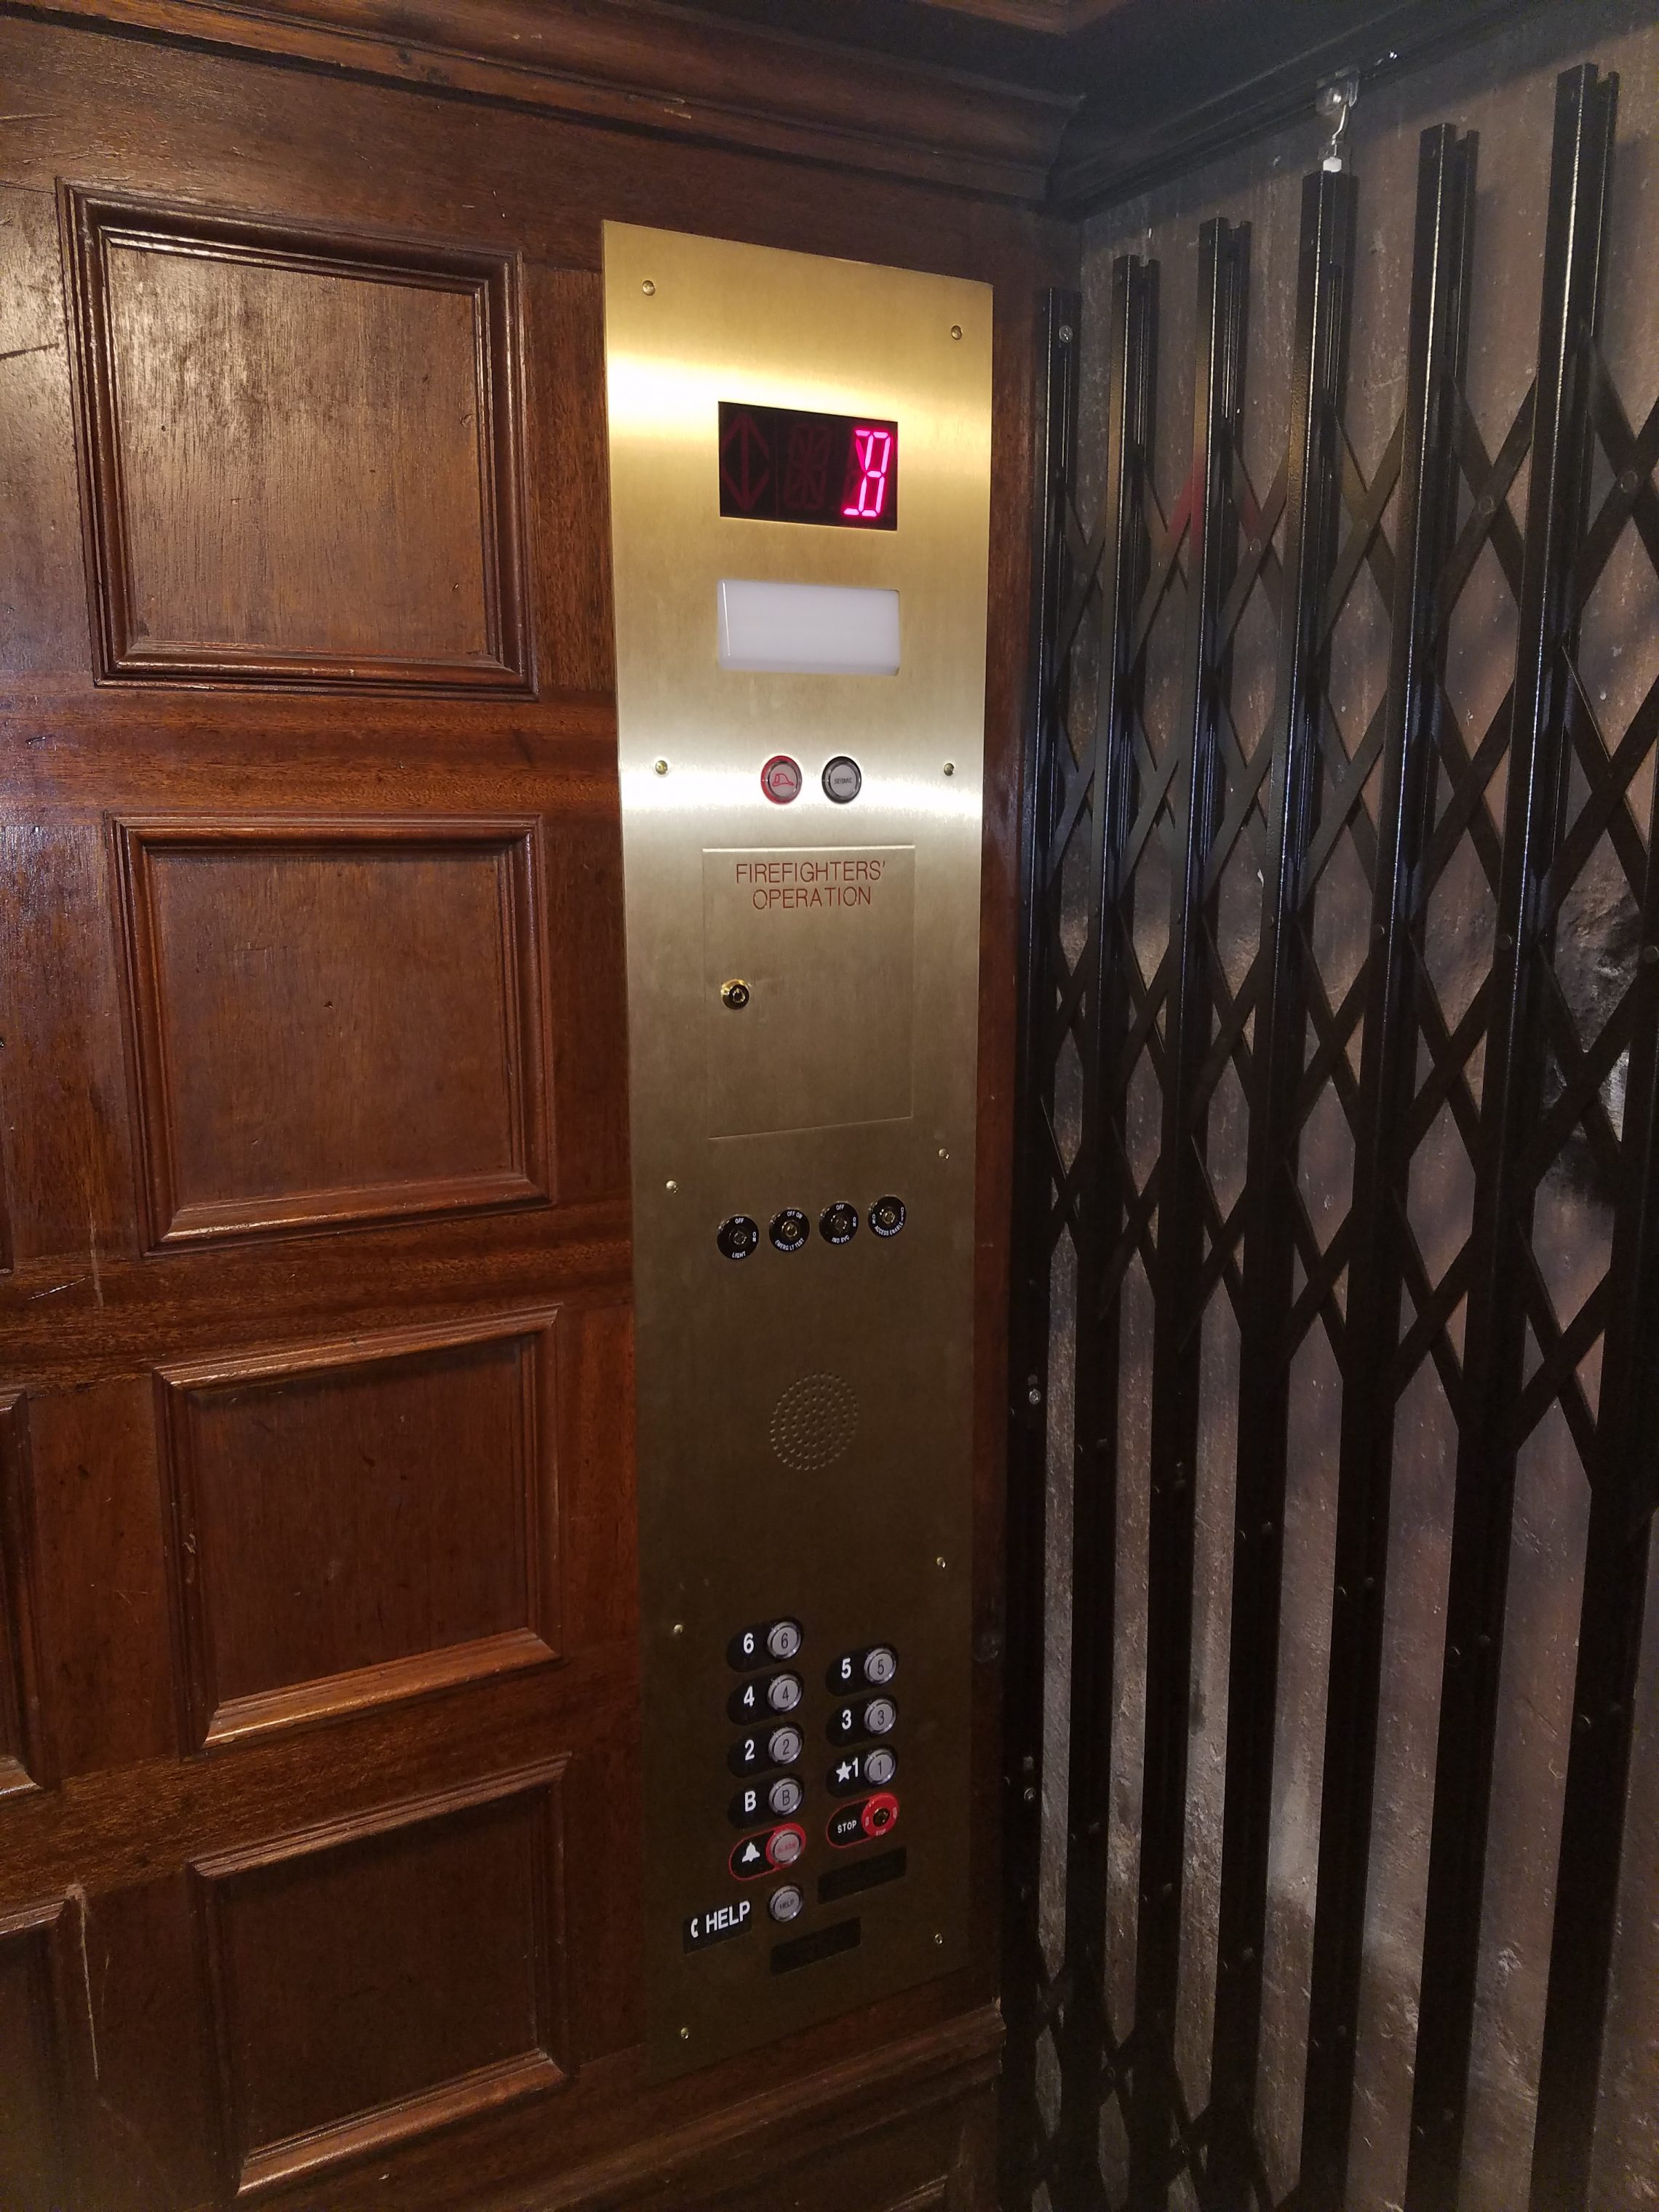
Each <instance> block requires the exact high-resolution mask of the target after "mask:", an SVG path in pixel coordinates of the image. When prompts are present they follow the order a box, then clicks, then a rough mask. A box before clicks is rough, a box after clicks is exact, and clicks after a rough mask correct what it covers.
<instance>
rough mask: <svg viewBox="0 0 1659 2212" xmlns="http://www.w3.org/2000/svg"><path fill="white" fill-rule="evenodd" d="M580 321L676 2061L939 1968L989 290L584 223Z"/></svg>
mask: <svg viewBox="0 0 1659 2212" xmlns="http://www.w3.org/2000/svg"><path fill="white" fill-rule="evenodd" d="M605 317H606V324H605V327H606V346H607V356H608V380H609V398H610V423H611V493H612V528H613V532H614V551H615V565H616V604H617V705H618V715H619V750H620V765H621V778H622V793H623V854H624V863H625V883H626V899H627V920H628V975H629V1024H630V1097H631V1107H630V1110H631V1115H632V1142H633V1164H634V1236H635V1247H634V1253H635V1258H634V1266H635V1312H636V1328H637V1369H636V1371H637V1386H636V1387H637V1401H638V1415H639V1534H640V1575H641V1636H642V1641H643V1692H642V1694H643V1731H644V1766H645V1822H646V1832H645V1893H644V1900H643V1909H644V1927H645V1947H646V1963H647V1997H648V2040H649V2050H650V2057H651V2063H652V2066H653V2071H654V2072H655V2073H657V2074H658V2075H667V2074H672V2073H678V2072H684V2071H686V2070H688V2069H691V2068H694V2067H698V2066H704V2065H708V2064H709V2063H711V2062H713V2061H714V2060H716V2059H719V2058H722V2057H726V2056H728V2055H729V2054H732V2053H733V2052H736V2051H743V2050H745V2049H749V2048H751V2047H753V2046H756V2045H763V2044H770V2043H772V2042H775V2041H776V2040H777V2039H778V2038H779V2037H780V2036H781V2035H785V2034H787V2033H790V2032H792V2031H793V2030H795V2029H798V2028H801V2027H806V2026H809V2025H810V2024H811V2023H812V2022H814V2021H820V2020H823V2019H826V2018H828V2017H829V2016H831V2015H835V2014H837V2013H841V2012H845V2011H847V2010H848V2009H849V2008H854V2007H856V2006H859V2005H862V2004H866V2003H868V2002H871V2001H872V2000H873V1999H876V1998H878V1997H881V1996H885V1995H888V1994H890V1993H891V1992H893V1991H896V1990H902V1989H904V1988H907V1987H909V1986H912V1985H914V1984H917V1983H920V1982H922V1981H925V1980H927V1979H929V1978H932V1977H933V1976H935V1975H939V1974H944V1973H949V1972H955V1971H957V1970H959V1969H961V1968H962V1967H963V1966H967V1965H968V1964H969V1863H968V1845H967V1838H968V1835H969V1825H970V1824H969V1794H970V1790H969V1784H970V1776H969V1733H970V1729H969V1720H970V1684H969V1672H970V1666H971V1655H970V1611H969V1603H970V1589H971V1582H972V1564H973V1563H972V1558H971V1519H970V1502H971V1491H972V1468H971V1456H970V1455H971V1435H970V1408H971V1403H972V1388H971V1383H972V1338H973V1255H974V1238H973V1197H974V1150H975V1120H974V1116H975V1040H976V1031H977V1007H978V975H977V947H978V941H979V905H980V829H981V743H982V736H983V724H984V666H985V618H986V587H987V538H988V525H989V497H990V428H991V421H990V389H991V373H990V372H991V300H990V294H989V292H988V290H987V289H986V288H985V287H983V286H981V285H976V284H970V283H964V282H962V281H960V280H958V279H956V278H945V277H933V276H918V275H916V274H915V273H913V272H908V271H904V270H893V269H881V268H875V267H870V266H866V265H864V264H859V263H854V262H838V261H829V260H823V259H821V258H816V257H813V256H809V255H804V254H792V253H781V252H772V251H770V250H763V249H760V248H757V247H751V246H735V245H731V244H727V243H723V242H721V241H719V240H711V239H702V238H693V237H689V236H685V235H683V234H677V233H671V232H665V231H653V230H643V229H640V228H635V227H632V226H629V225H622V224H611V225H607V227H606V230H605ZM901 477H902V490H901Z"/></svg>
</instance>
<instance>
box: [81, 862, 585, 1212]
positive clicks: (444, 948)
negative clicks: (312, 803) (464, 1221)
mask: <svg viewBox="0 0 1659 2212" xmlns="http://www.w3.org/2000/svg"><path fill="white" fill-rule="evenodd" d="M120 836H121V844H122V858H123V866H124V872H125V890H126V921H127V927H128V933H129V941H128V952H129V957H128V973H129V976H130V979H131V1011H132V1026H133V1033H134V1036H135V1040H136V1042H137V1060H138V1086H139V1102H140V1111H141V1121H142V1128H143V1152H144V1157H145V1162H146V1166H147V1170H148V1195H149V1202H150V1209H151V1218H150V1239H151V1242H152V1243H179V1242H189V1241H192V1240H199V1239H201V1238H204V1237H219V1236H242V1235H246V1234H249V1233H251V1232H253V1231H261V1230H278V1231H280V1230H284V1229H293V1228H307V1227H317V1226H322V1225H333V1224H337V1223H340V1222H345V1221H352V1220H357V1221H366V1220H375V1221H385V1220H392V1219H397V1218H403V1217H407V1216H409V1215H411V1214H421V1213H440V1212H454V1211H459V1210H474V1209H477V1208H480V1207H488V1206H499V1205H503V1204H507V1205H511V1204H515V1203H523V1202H524V1201H526V1200H532V1201H533V1200H545V1199H546V1198H547V1197H548V1196H549V1195H550V1165H549V1139H548V1127H547V1123H548V1101H547V1079H546V1069H545V1065H544V1063H545V1058H546V1023H545V1019H544V1006H543V996H542V984H541V951H540V930H539V927H538V915H539V912H540V909H541V907H542V905H543V896H542V891H541V885H540V880H539V878H540V865H539V854H538V842H539V839H538V825H537V824H535V823H498V822H488V821H471V822H469V821H464V820H458V821H451V822H435V821H432V820H429V819H428V820H425V821H417V822H395V821H387V822H374V821H362V822H349V821H343V820H340V819H338V818H337V819H335V820H332V821H318V822H312V823H283V822H276V821H265V822H247V821H244V822H232V821H225V822H218V823H210V822H203V821H201V820H199V819H192V820H189V821H185V820H184V819H179V820H177V821H174V822H171V823H162V822H152V823H133V822H128V823H123V824H122V826H121V831H120Z"/></svg>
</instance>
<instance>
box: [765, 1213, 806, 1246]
mask: <svg viewBox="0 0 1659 2212" xmlns="http://www.w3.org/2000/svg"><path fill="white" fill-rule="evenodd" d="M767 1233H768V1235H769V1237H771V1239H772V1242H773V1243H774V1245H775V1247H776V1248H777V1249H778V1250H779V1251H780V1252H799V1249H800V1248H801V1246H802V1245H803V1244H805V1242H806V1240H807V1238H808V1237H809V1236H810V1235H811V1225H810V1224H809V1223H808V1221H807V1218H806V1216H805V1214H804V1213H803V1212H801V1210H800V1208H799V1206H785V1207H784V1209H783V1212H781V1213H775V1214H774V1215H773V1216H772V1226H771V1228H770V1229H769V1231H768V1232H767Z"/></svg>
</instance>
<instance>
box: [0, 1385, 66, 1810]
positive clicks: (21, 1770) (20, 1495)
mask: <svg viewBox="0 0 1659 2212" xmlns="http://www.w3.org/2000/svg"><path fill="white" fill-rule="evenodd" d="M39 1637H40V1557H39V1553H38V1551H37V1548H36V1544H35V1533H34V1482H33V1469H32V1466H31V1462H30V1454H29V1427H28V1401H27V1398H25V1397H24V1395H23V1394H22V1393H21V1391H13V1392H11V1393H10V1394H9V1395H0V1797H5V1796H9V1794H10V1793H11V1791H13V1790H32V1789H36V1788H39V1787H40V1786H42V1785H44V1784H47V1783H50V1782H51V1781H52V1779H53V1778H54V1776H53V1768H52V1747H51V1738H50V1735H49V1734H48V1730H47V1714H46V1704H45V1697H44V1686H43V1682H42V1674H41V1664H40V1641H39Z"/></svg>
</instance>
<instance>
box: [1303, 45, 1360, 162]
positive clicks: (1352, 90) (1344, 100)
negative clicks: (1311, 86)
mask: <svg viewBox="0 0 1659 2212" xmlns="http://www.w3.org/2000/svg"><path fill="white" fill-rule="evenodd" d="M1358 97H1359V73H1358V70H1348V71H1347V72H1346V74H1345V75H1344V76H1334V77H1330V78H1328V79H1327V81H1326V82H1324V83H1323V84H1322V85H1321V86H1320V88H1319V90H1318V91H1317V93H1316V94H1315V95H1314V109H1315V112H1316V113H1317V114H1319V115H1321V116H1322V117H1323V118H1325V120H1326V121H1327V122H1328V124H1329V125H1330V127H1331V135H1330V137H1328V139H1327V140H1326V142H1325V146H1324V150H1323V151H1322V154H1321V155H1320V157H1319V166H1320V167H1321V168H1322V169H1330V170H1334V171H1335V172H1336V173H1338V174H1339V175H1340V173H1342V171H1344V170H1345V169H1346V167H1347V166H1348V118H1349V116H1350V115H1351V114H1352V112H1353V106H1354V102H1355V101H1356V100H1358Z"/></svg>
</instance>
